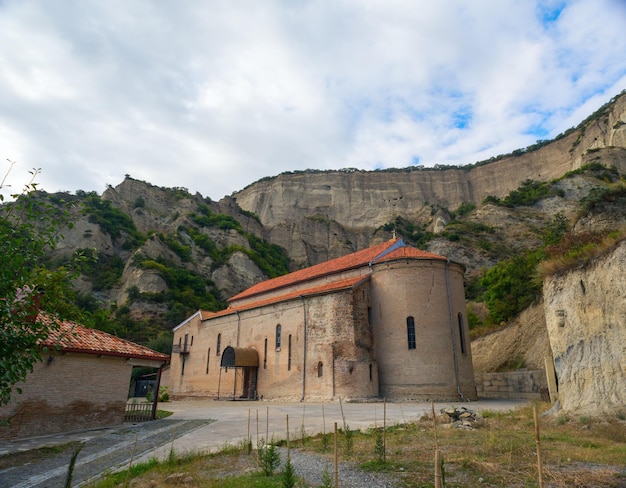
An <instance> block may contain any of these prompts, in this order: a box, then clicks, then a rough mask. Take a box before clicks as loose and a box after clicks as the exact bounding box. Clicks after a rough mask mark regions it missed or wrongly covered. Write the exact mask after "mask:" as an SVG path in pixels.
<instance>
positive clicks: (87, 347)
mask: <svg viewBox="0 0 626 488" xmlns="http://www.w3.org/2000/svg"><path fill="white" fill-rule="evenodd" d="M37 320H38V321H39V322H43V323H44V324H47V325H52V323H53V322H56V324H57V325H58V329H56V330H54V329H53V330H51V331H50V334H49V335H48V339H47V340H46V341H44V343H43V345H44V346H47V347H49V348H50V349H54V348H60V350H61V351H65V352H81V353H87V354H101V355H103V356H120V357H126V358H135V359H151V360H155V361H169V360H170V357H169V356H168V355H167V354H163V353H160V352H156V351H153V350H152V349H149V348H147V347H144V346H140V345H139V344H135V343H134V342H130V341H127V340H124V339H120V338H119V337H115V336H113V335H111V334H107V333H106V332H102V331H101V330H97V329H88V328H87V327H84V326H82V325H80V324H78V323H76V322H72V321H69V320H63V321H61V320H58V319H56V318H54V317H52V316H51V315H49V314H47V313H44V312H40V313H39V316H38V317H37Z"/></svg>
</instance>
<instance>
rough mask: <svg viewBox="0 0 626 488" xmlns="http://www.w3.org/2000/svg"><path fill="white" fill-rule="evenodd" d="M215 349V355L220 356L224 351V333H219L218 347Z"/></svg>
mask: <svg viewBox="0 0 626 488" xmlns="http://www.w3.org/2000/svg"><path fill="white" fill-rule="evenodd" d="M215 349H216V351H215V355H216V356H219V355H220V352H222V334H217V347H216V348H215Z"/></svg>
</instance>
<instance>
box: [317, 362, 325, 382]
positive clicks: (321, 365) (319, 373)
mask: <svg viewBox="0 0 626 488" xmlns="http://www.w3.org/2000/svg"><path fill="white" fill-rule="evenodd" d="M322 376H324V363H322V362H321V361H320V362H319V363H317V377H318V378H321V377H322Z"/></svg>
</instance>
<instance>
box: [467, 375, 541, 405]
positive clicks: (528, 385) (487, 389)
mask: <svg viewBox="0 0 626 488" xmlns="http://www.w3.org/2000/svg"><path fill="white" fill-rule="evenodd" d="M547 387H548V383H547V380H546V372H545V371H544V370H542V369H537V370H528V371H509V372H504V373H479V374H477V375H476V391H477V393H478V396H479V397H480V398H527V399H529V400H540V399H541V390H542V389H545V388H547Z"/></svg>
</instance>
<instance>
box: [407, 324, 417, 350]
mask: <svg viewBox="0 0 626 488" xmlns="http://www.w3.org/2000/svg"><path fill="white" fill-rule="evenodd" d="M406 336H407V342H408V346H409V349H415V346H416V344H415V320H414V319H413V317H407V318H406Z"/></svg>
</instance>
